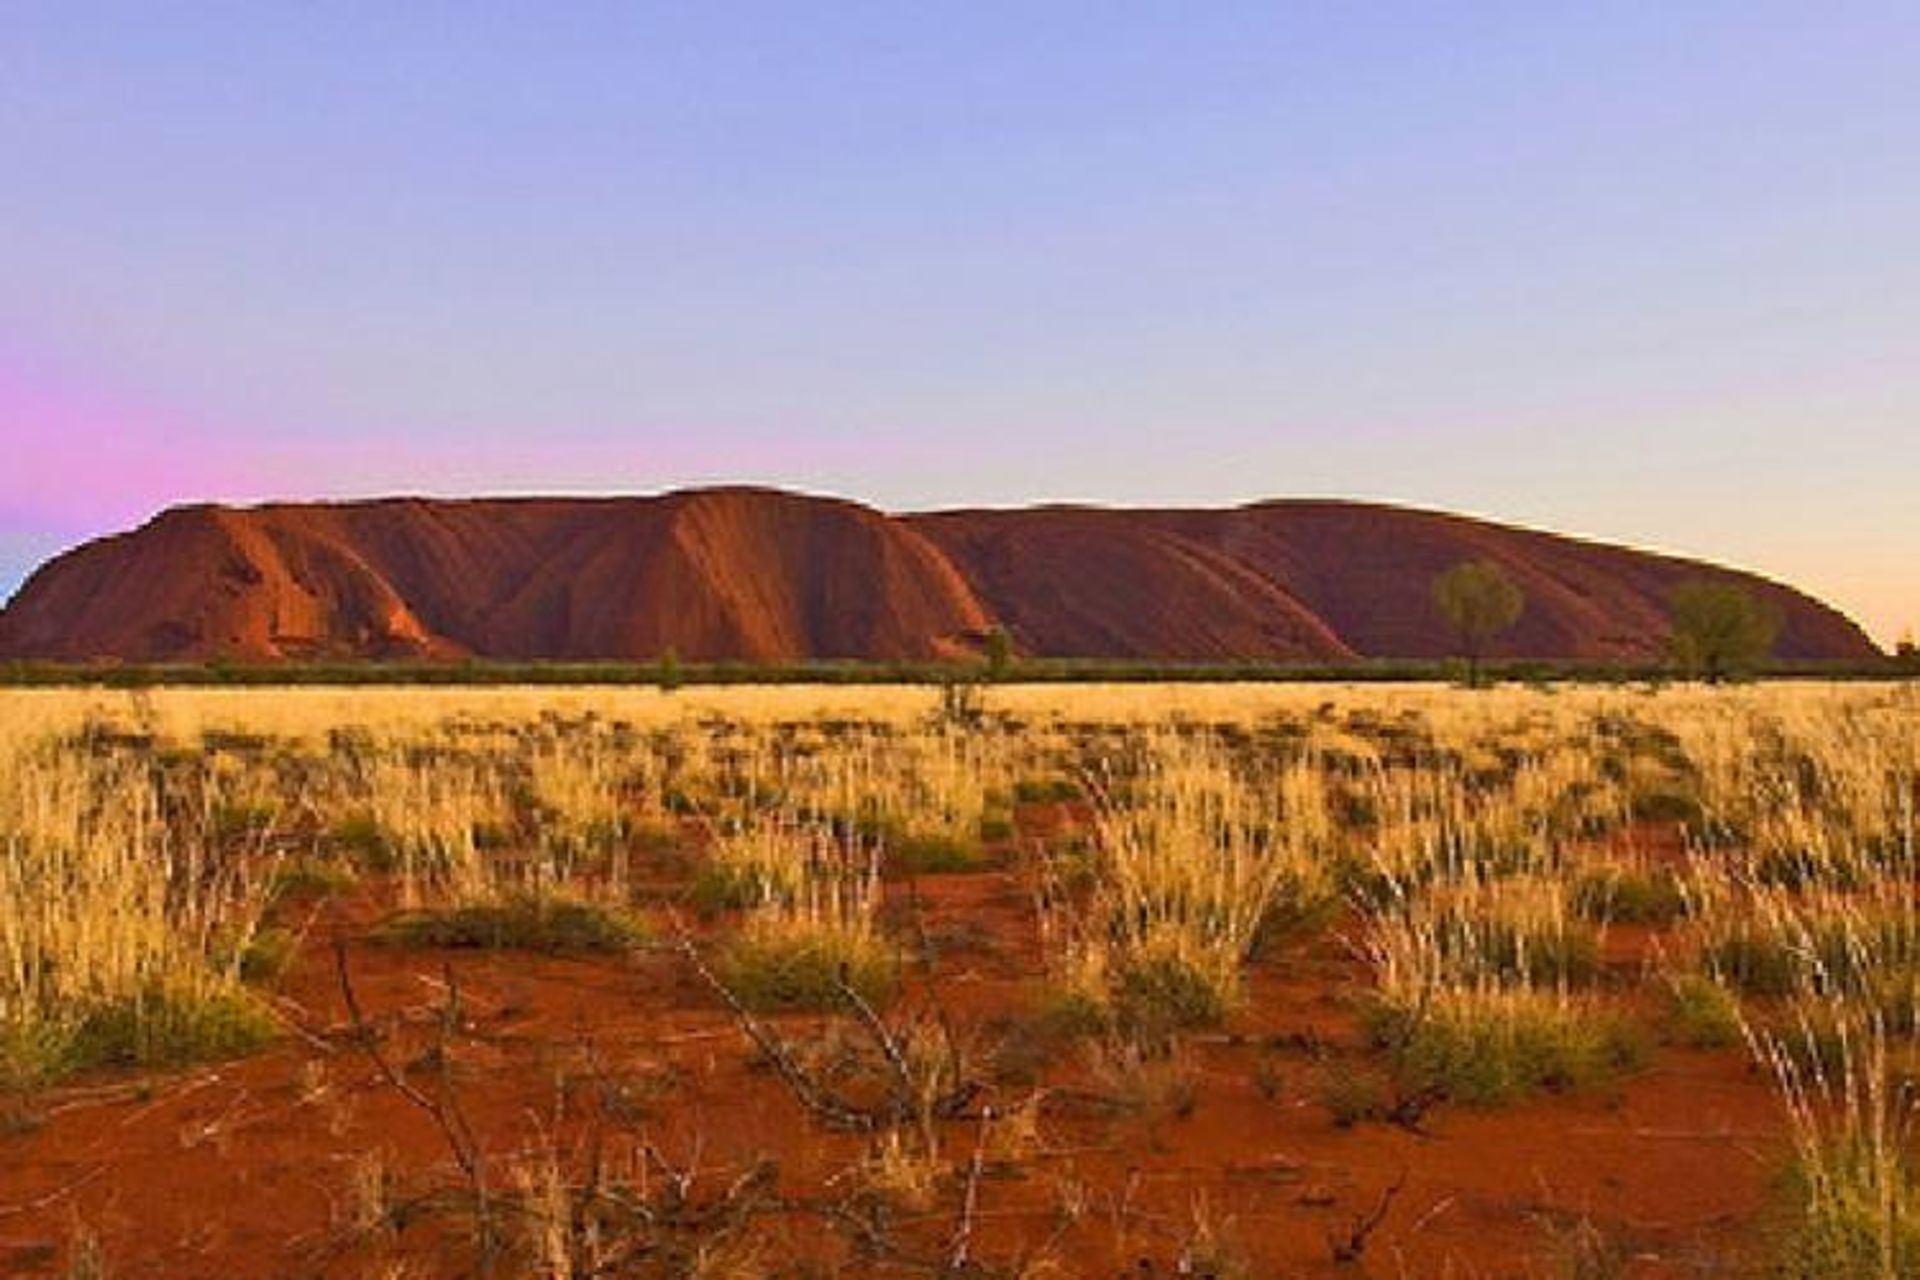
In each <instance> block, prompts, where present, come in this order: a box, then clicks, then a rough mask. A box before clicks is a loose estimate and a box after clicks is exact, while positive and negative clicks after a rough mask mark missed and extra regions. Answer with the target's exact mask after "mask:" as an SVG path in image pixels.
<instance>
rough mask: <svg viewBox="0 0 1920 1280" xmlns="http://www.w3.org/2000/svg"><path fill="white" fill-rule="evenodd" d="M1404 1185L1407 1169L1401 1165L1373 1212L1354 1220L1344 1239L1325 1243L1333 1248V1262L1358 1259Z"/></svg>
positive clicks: (1405, 1183) (1349, 1261)
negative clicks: (1398, 1174) (1396, 1176)
mask: <svg viewBox="0 0 1920 1280" xmlns="http://www.w3.org/2000/svg"><path fill="white" fill-rule="evenodd" d="M1406 1185H1407V1170H1406V1168H1405V1167H1404V1166H1403V1167H1402V1168H1401V1170H1400V1176H1399V1177H1398V1178H1395V1179H1394V1180H1393V1184H1392V1185H1391V1186H1389V1187H1387V1188H1386V1190H1384V1191H1382V1192H1381V1193H1380V1203H1379V1204H1377V1205H1375V1206H1374V1207H1373V1212H1372V1213H1369V1214H1367V1215H1366V1216H1365V1217H1363V1218H1357V1219H1355V1220H1354V1223H1353V1227H1352V1229H1351V1230H1350V1231H1348V1232H1347V1238H1346V1239H1344V1240H1340V1239H1337V1238H1335V1239H1329V1240H1328V1242H1327V1243H1328V1244H1329V1245H1330V1246H1331V1247H1332V1249H1333V1260H1334V1261H1335V1262H1338V1263H1342V1264H1347V1263H1354V1262H1358V1261H1360V1257H1361V1255H1362V1254H1364V1253H1366V1251H1367V1241H1368V1239H1369V1238H1370V1237H1371V1236H1372V1235H1373V1233H1374V1232H1375V1231H1377V1230H1378V1229H1379V1227H1380V1224H1381V1223H1383V1222H1385V1221H1386V1220H1387V1211H1388V1210H1389V1209H1391V1208H1393V1202H1394V1200H1395V1199H1396V1198H1397V1197H1398V1196H1399V1195H1400V1193H1401V1191H1403V1190H1405V1189H1406Z"/></svg>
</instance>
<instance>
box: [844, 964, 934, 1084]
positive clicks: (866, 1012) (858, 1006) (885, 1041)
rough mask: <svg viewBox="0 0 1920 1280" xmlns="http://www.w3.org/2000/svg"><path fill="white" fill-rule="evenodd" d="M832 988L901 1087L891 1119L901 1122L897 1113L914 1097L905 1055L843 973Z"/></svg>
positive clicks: (910, 1072)
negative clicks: (848, 1007) (878, 1050)
mask: <svg viewBox="0 0 1920 1280" xmlns="http://www.w3.org/2000/svg"><path fill="white" fill-rule="evenodd" d="M833 985H834V986H835V987H836V988H838V989H839V992H840V998H841V999H843V1000H845V1001H846V1002H847V1003H848V1005H850V1006H851V1007H852V1008H853V1011H854V1014H855V1015H856V1016H857V1017H858V1018H859V1020H860V1023H861V1025H862V1026H864V1027H865V1028H866V1031H867V1034H868V1035H870V1036H872V1037H873V1039H874V1042H875V1043H877V1044H878V1045H879V1046H880V1053H881V1055H882V1056H884V1057H885V1058H886V1060H887V1065H888V1066H889V1067H891V1068H892V1069H893V1078H894V1080H895V1081H896V1082H898V1084H899V1086H900V1096H899V1098H898V1099H897V1100H896V1101H895V1103H894V1106H893V1110H894V1112H895V1115H894V1117H893V1118H894V1119H896V1120H897V1119H901V1118H902V1116H901V1115H900V1113H901V1112H902V1111H904V1110H905V1109H906V1108H908V1107H911V1106H912V1103H913V1097H914V1093H915V1089H914V1087H913V1072H912V1070H911V1069H910V1068H909V1067H908V1066H907V1058H906V1055H905V1054H904V1053H902V1052H901V1050H900V1046H899V1044H898V1042H896V1041H895V1040H894V1038H893V1033H892V1032H891V1031H889V1030H888V1029H887V1024H886V1023H884V1022H882V1021H881V1020H880V1015H879V1014H877V1013H875V1012H874V1011H873V1006H872V1005H870V1004H868V1003H867V1001H866V998H865V997H864V996H862V995H861V994H860V993H859V992H858V991H855V990H854V989H853V986H852V985H851V984H850V983H849V982H848V981H847V979H846V975H845V974H844V973H842V974H840V975H839V976H837V977H835V978H834V980H833Z"/></svg>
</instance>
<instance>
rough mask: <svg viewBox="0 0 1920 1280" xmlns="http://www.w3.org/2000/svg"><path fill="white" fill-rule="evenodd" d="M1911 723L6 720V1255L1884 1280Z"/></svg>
mask: <svg viewBox="0 0 1920 1280" xmlns="http://www.w3.org/2000/svg"><path fill="white" fill-rule="evenodd" d="M1917 777H1920V703H1917V702H1916V689H1915V687H1914V686H1913V685H1911V684H1908V685H1899V684H1864V683H1862V684H1847V685H1823V684H1819V683H1812V682H1809V683H1768V684H1764V685H1749V686H1740V687H1733V688H1700V687H1668V688H1658V689H1656V688H1604V689H1602V688H1586V687H1576V686H1553V687H1545V688H1537V689H1536V688H1524V687H1519V688H1502V689H1496V690H1491V691H1471V692H1470V691H1465V690H1459V689H1454V688H1449V687H1443V686H1439V685H1431V686H1427V685H1418V686H1416V685H1397V686H1370V685H1327V684H1315V685H1293V686H1289V685H1256V684H1248V685H1231V684H1221V685H1197V684H1196V685H1179V686H1139V685H1125V686H1118V685H1116V686H1059V685H1050V686H1021V685H990V686H984V687H975V686H959V687H955V688H949V689H947V690H945V691H942V690H937V689H928V688H913V687H901V686H889V687H876V688H868V687H857V686H835V687H806V686H780V687H766V688H761V687H739V686H736V687H728V688H724V689H713V690H707V689H700V688H687V689H681V690H677V691H672V692H666V691H659V690H650V689H649V690H631V691H628V690H608V689H582V690H568V689H550V688H542V689H510V688H509V689H493V688H489V689H460V688H448V689H433V690H424V689H355V690H350V691H338V690H327V689H320V688H302V689H286V690H262V689H249V690H232V691H224V690H194V691H187V690H164V689H162V690H152V691H142V692H131V693H130V692H109V691H80V690H36V691H16V692H9V693H5V694H0V1271H7V1270H8V1269H9V1268H11V1269H13V1270H17V1271H21V1272H24V1273H28V1274H32V1273H36V1272H38V1273H42V1274H49V1275H60V1274H65V1275H76V1276H77V1275H104V1274H115V1275H138V1276H160V1275H181V1276H204V1275H255V1274H258V1275H267V1274H274V1275H365V1276H382V1277H398V1276H433V1275H489V1276H523V1275H524V1276H549V1277H585V1276H623V1275H690V1276H691V1275H699V1276H722V1275H724V1276H748V1275H836V1274H846V1275H866V1274H899V1275H925V1274H933V1275H953V1276H960V1275H965V1276H1039V1275H1121V1274H1125V1275H1138V1276H1144V1275H1212V1276H1265V1275H1315V1274H1352V1275H1360V1274H1373V1275H1380V1276H1402V1275H1404V1276H1461V1277H1468V1276H1508V1275H1539V1276H1581V1277H1587V1276H1615V1275H1619V1276H1626V1275H1635V1276H1638V1275H1725V1274H1753V1275H1785V1276H1796V1277H1809V1278H1811V1277H1825V1276H1833V1277H1853V1276H1859V1277H1886V1276H1908V1275H1920V1183H1917V1182H1916V1169H1915V1165H1914V1134H1913V1131H1912V1124H1913V1104H1914V1097H1915V1094H1914V1082H1915V1080H1916V1069H1917V1068H1920V1052H1917V1050H1920V901H1917V900H1916V885H1917V884H1920V881H1917V880H1916V870H1917V867H1916V848H1915V813H1914V811H1915V807H1916V804H1917V803H1920V783H1917V782H1916V778H1917Z"/></svg>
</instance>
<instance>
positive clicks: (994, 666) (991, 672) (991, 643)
mask: <svg viewBox="0 0 1920 1280" xmlns="http://www.w3.org/2000/svg"><path fill="white" fill-rule="evenodd" d="M981 648H982V650H983V651H984V652H985V654H986V658H987V678H988V679H989V680H1000V679H1004V678H1005V676H1006V674H1007V668H1009V667H1011V666H1012V665H1013V637H1012V636H1010V635H1008V634H1007V629H1006V628H1005V627H1003V626H1001V625H1000V624H998V623H995V624H994V625H993V626H992V627H990V628H988V630H987V638H986V640H985V642H984V643H983V644H982V645H981Z"/></svg>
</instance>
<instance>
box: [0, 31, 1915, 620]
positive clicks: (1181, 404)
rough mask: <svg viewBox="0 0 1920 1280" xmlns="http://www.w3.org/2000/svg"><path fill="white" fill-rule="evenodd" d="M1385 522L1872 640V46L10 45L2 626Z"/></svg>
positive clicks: (1894, 49)
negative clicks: (1023, 510)
mask: <svg viewBox="0 0 1920 1280" xmlns="http://www.w3.org/2000/svg"><path fill="white" fill-rule="evenodd" d="M714 480H752V481H759V482H768V483H776V484H782V485H789V486H794V487H799V488H804V489H810V490H820V491H828V492H835V493H842V494H846V495H848V496H852V497H858V498H862V499H866V500H868V501H872V502H874V503H876V504H878V505H881V506H884V507H889V508H894V509H901V508H917V507H926V506H936V505H954V504H987V503H993V504H1000V503H1013V502H1024V501H1029V500H1035V499H1088V500H1098V501H1113V502H1153V503H1226V502H1233V501H1240V500H1245V499H1251V498H1255V497H1264V496H1278V495H1344V496H1361V497H1379V498H1388V499H1394V500H1400V501H1407V502H1412V503H1416V504H1420V505H1426V506H1437V507H1445V508H1451V509H1457V510H1464V511H1470V512H1476V513H1481V514H1487V515H1492V516H1497V517H1501V518H1505V519H1510V520H1515V521H1519V522H1523V523H1528V524H1536V525H1540V526H1544V527H1548V528H1554V529H1559V530H1563V531H1569V532H1577V533H1586V534H1592V535H1598V536H1603V537H1608V538H1612V539H1618V540H1623V541H1628V542H1633V543H1638V544H1641V545H1649V546H1654V547H1658V548H1662V549H1668V550H1677V551H1683V552H1688V553H1693V554H1699V555H1703V556H1707V557H1711V558H1715V559H1721V560H1725V561H1727V562H1730V563H1734V564H1738V565H1742V566H1745V567H1749V568H1753V569H1758V570H1760V571H1762V572H1766V573H1769V574H1772V575H1774V576H1777V577H1782V578H1786V579H1788V580H1791V581H1793V582H1796V583H1798V584H1800V585H1802V586H1805V587H1807V588H1809V589H1811V590H1813V591H1815V592H1816V593H1818V594H1821V595H1823V596H1825V597H1827V598H1829V599H1831V600H1833V601H1834V602H1836V603H1838V604H1839V605H1841V606H1842V607H1843V608H1845V609H1847V610H1848V611H1849V612H1850V613H1852V614H1853V615H1854V616H1855V617H1857V618H1859V619H1860V620H1861V621H1863V622H1864V623H1866V624H1867V625H1868V626H1869V627H1870V628H1871V629H1872V630H1873V631H1874V633H1875V634H1876V636H1878V637H1879V638H1880V639H1881V640H1883V641H1891V640H1892V639H1893V638H1894V637H1895V636H1896V635H1897V634H1898V633H1900V632H1901V631H1902V630H1903V629H1904V628H1906V627H1909V626H1912V625H1915V624H1916V623H1920V5H1916V4H1915V3H1913V0H1890V2H1886V3H1848V2H1846V0H1805V2H1803V3H1795V4H1782V3H1771V2H1769V0H1739V2H1738V3H1734V2H1728V3H1692V2H1681V3H1671V2H1667V0H1653V2H1648V3H1626V2H1622V3H1604V4H1575V3H1556V2H1553V0H1545V2H1543V0H1527V2H1524V3H1510V4H1509V3H1459V2H1458V0H1451V2H1448V3H1438V2H1436V3H1431V4H1414V3H1400V4H1372V3H1360V2H1352V3H1345V2H1339V0H1324V2H1319V3H1306V2H1303V3H1291V4H1281V3H1271V2H1267V3H1244V4H1242V3H1227V2H1225V0H1208V2H1207V3H1191V2H1186V3H1179V2H1168V3H1160V4H1134V3H1124V2H1120V0H1100V2H1099V3H1092V2H1089V3H1044V2H1036V0H1028V2H1025V3H987V2H983V0H965V2H964V3H960V2H955V3H948V4H914V3H899V2H897V0H896V2H894V3H886V4H879V3H872V4H869V3H856V2H854V0H830V2H823V3H814V4H802V3H727V2H726V0H710V2H706V3H697V2H687V3H671V4H669V3H656V4H645V3H630V4H614V3H605V4H597V3H569V4H548V3H541V4H534V3H528V4H524V5H498V4H495V5H483V4H479V3H474V2H469V3H460V4H444V5H441V4H431V3H407V4H363V3H311V4H307V3H303V4H250V3H239V2H237V0H236V2H235V3H228V4H218V5H215V4H204V5H196V4H184V3H168V4H165V5H155V4H151V3H145V2H144V0H143V2H142V3H137V4H127V5H124V6H113V5H103V4H93V3H87V2H86V0H50V2H48V3H20V2H18V0H0V594H3V593H5V592H7V591H9V590H11V589H12V588H13V586H14V585H15V584H16V583H17V582H18V581H19V579H20V578H21V577H22V576H23V575H24V574H25V572H26V571H27V570H28V569H29V568H30V567H31V566H32V565H33V564H34V563H35V562H36V561H37V560H38V559H39V558H41V557H42V556H44V555H46V554H48V553H50V552H52V551H54V550H56V549H58V548H59V547H61V546H64V545H67V544H69V543H71V542H73V541H75V540H76V539H79V538H82V537H85V536H89V535H92V534H95V533H99V532H104V531H108V530H112V529H116V528H120V527H125V526H127V525H129V524H131V523H135V522H137V521H139V520H141V519H143V518H145V517H146V516H147V515H148V514H150V513H151V512H152V511H153V510H155V509H156V508H158V507H161V506H164V505H166V504H169V503H172V502H177V501H182V500H189V499H203V498H223V499H254V498H262V497H270V496H290V497H307V496H334V495H354V494H377V493H388V492H397V491H405V492H416V493H480V492H488V493H491V492H515V493H519V492H535V491H572V492H583V491H584V492H593V491H650V490H656V489H660V488H667V487H673V486H676V485H681V484H686V483H694V482H705V481H714Z"/></svg>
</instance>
